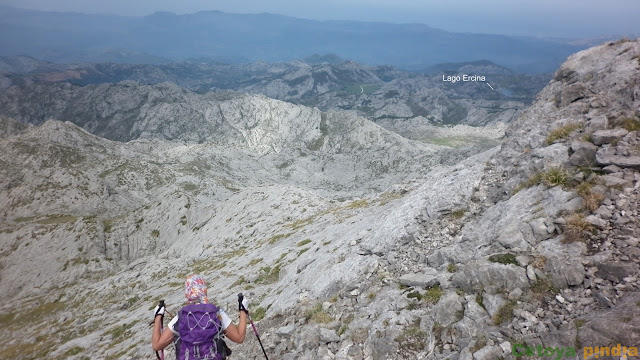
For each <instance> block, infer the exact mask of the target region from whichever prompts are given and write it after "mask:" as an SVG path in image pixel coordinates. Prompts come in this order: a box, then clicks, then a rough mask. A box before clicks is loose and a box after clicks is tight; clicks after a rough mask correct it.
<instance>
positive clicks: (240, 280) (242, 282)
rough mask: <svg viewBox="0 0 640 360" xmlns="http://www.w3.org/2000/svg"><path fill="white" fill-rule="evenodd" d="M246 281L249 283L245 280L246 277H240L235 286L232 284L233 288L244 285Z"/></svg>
mask: <svg viewBox="0 0 640 360" xmlns="http://www.w3.org/2000/svg"><path fill="white" fill-rule="evenodd" d="M246 281H247V280H246V279H245V278H244V276H240V277H239V278H238V280H236V281H235V282H234V283H233V284H231V287H234V286H239V285H242V284H244V283H245V282H246Z"/></svg>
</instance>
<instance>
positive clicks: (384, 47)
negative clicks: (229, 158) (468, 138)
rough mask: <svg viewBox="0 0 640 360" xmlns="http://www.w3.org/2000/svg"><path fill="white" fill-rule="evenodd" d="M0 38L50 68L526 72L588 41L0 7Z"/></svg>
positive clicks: (552, 65)
mask: <svg viewBox="0 0 640 360" xmlns="http://www.w3.org/2000/svg"><path fill="white" fill-rule="evenodd" d="M0 32H1V33H2V34H3V36H2V37H1V38H0V55H25V54H26V55H31V56H35V57H37V58H40V59H45V60H49V61H55V62H70V61H91V62H104V61H110V62H119V63H138V64H140V63H151V64H157V63H163V62H168V61H175V60H185V59H188V58H202V57H206V58H213V59H218V60H223V61H225V62H242V61H244V62H252V61H257V60H264V61H267V62H275V61H290V60H295V59H303V58H306V57H309V56H312V54H335V55H333V56H335V57H341V58H347V59H352V60H355V61H358V62H361V63H366V64H378V65H379V64H389V65H394V66H398V67H401V68H412V69H422V68H425V67H427V66H432V65H435V64H438V63H446V62H465V61H475V60H490V61H492V62H495V63H497V64H500V65H503V66H506V67H509V68H511V69H514V70H517V71H522V72H529V73H537V72H550V71H553V70H555V69H556V68H557V67H558V65H559V64H560V63H561V62H562V61H564V59H565V58H566V57H567V56H568V55H569V54H571V53H574V52H576V51H578V50H581V49H583V48H585V47H587V46H589V45H590V44H589V43H588V42H587V43H584V42H579V43H576V42H570V41H559V40H557V39H549V40H546V39H536V38H527V37H509V36H503V35H487V34H470V33H453V32H447V31H444V30H439V29H435V28H432V27H429V26H427V25H423V24H391V23H373V22H359V21H315V20H306V19H298V18H293V17H287V16H281V15H274V14H268V13H263V14H229V13H224V12H220V11H206V12H198V13H195V14H188V15H176V14H173V13H167V12H158V13H154V14H152V15H149V16H144V17H124V16H114V15H87V14H79V13H60V12H42V11H33V10H23V9H16V8H10V7H0ZM334 59H335V58H334ZM326 60H327V59H325V61H326ZM330 60H331V59H330Z"/></svg>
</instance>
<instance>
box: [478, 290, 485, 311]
mask: <svg viewBox="0 0 640 360" xmlns="http://www.w3.org/2000/svg"><path fill="white" fill-rule="evenodd" d="M476 303H477V304H478V305H480V307H481V308H483V309H485V310H487V308H485V307H484V299H483V298H482V293H478V294H476Z"/></svg>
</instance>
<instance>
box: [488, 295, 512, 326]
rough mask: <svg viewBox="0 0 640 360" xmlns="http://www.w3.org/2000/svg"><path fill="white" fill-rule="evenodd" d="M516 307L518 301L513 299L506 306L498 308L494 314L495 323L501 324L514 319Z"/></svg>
mask: <svg viewBox="0 0 640 360" xmlns="http://www.w3.org/2000/svg"><path fill="white" fill-rule="evenodd" d="M515 307H516V301H515V300H511V301H509V302H507V303H506V304H505V305H504V306H502V307H501V308H500V310H498V312H497V313H496V314H495V315H494V316H493V319H492V320H493V323H494V324H495V325H500V324H502V323H504V322H506V321H511V319H513V309H514V308H515Z"/></svg>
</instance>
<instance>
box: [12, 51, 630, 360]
mask: <svg viewBox="0 0 640 360" xmlns="http://www.w3.org/2000/svg"><path fill="white" fill-rule="evenodd" d="M639 55H640V42H639V41H620V42H616V43H608V44H604V45H601V46H599V47H596V48H593V49H589V50H587V51H585V52H582V53H578V54H576V55H574V56H572V57H571V58H569V59H568V61H567V63H565V65H563V67H562V68H561V69H560V70H559V71H558V72H557V73H556V75H555V77H554V80H553V81H552V82H551V83H550V84H549V86H547V87H546V88H545V89H544V90H543V91H542V92H541V93H540V95H539V96H538V100H537V101H536V102H535V103H534V104H533V105H532V106H531V107H530V108H528V109H527V110H526V111H525V112H524V113H523V115H522V116H520V117H519V118H518V120H517V121H516V122H514V124H513V125H512V126H511V127H510V129H509V131H508V134H509V136H508V138H507V139H506V142H505V144H504V145H503V146H501V147H499V148H494V149H491V150H490V151H486V152H483V153H478V154H475V155H474V156H471V157H469V158H468V159H466V160H464V161H461V162H459V163H456V164H454V165H452V166H442V165H440V166H436V164H434V163H430V162H429V161H433V159H434V157H433V153H432V151H431V150H430V149H425V148H421V147H420V146H418V145H416V144H415V143H413V142H411V141H407V140H404V139H401V138H399V137H397V136H396V135H393V134H390V133H387V132H386V131H384V130H382V129H380V128H379V127H376V126H374V125H372V124H370V123H368V122H367V121H365V120H364V119H361V118H358V117H355V116H353V117H352V116H350V115H345V114H343V113H338V112H336V113H321V112H319V111H317V110H314V109H309V108H303V107H299V106H293V105H289V104H286V105H285V104H283V103H280V102H277V101H273V100H269V99H267V98H264V97H259V96H258V97H256V96H250V95H240V96H238V95H225V94H218V95H211V94H209V95H200V96H197V97H196V96H189V98H190V99H191V100H189V101H190V102H188V104H189V106H193V107H195V108H198V106H203V105H201V104H203V103H207V104H213V103H215V104H217V105H216V106H218V107H215V106H211V105H207V106H211V109H214V110H215V111H213V110H212V111H213V113H214V114H215V113H216V111H217V113H219V114H223V115H224V119H225V120H222V119H223V117H222V116H220V117H219V118H218V117H215V116H218V115H215V116H214V115H210V116H212V117H213V118H215V119H217V120H215V121H211V122H206V121H205V122H202V121H203V120H202V119H204V118H206V117H205V116H204V115H203V116H202V118H197V117H195V116H194V117H193V119H197V121H196V120H193V121H194V123H193V124H196V123H198V121H201V122H200V123H199V124H216V125H215V126H218V128H216V129H223V130H224V129H228V130H224V131H228V134H234V133H235V134H237V136H236V137H235V138H233V139H237V144H238V145H236V144H230V143H223V144H219V143H216V142H214V141H212V142H208V141H203V142H202V143H197V142H184V141H168V140H167V137H163V136H157V134H167V133H169V134H179V133H180V131H179V129H180V128H179V126H178V125H173V126H175V129H174V130H170V131H169V130H166V129H164V130H162V129H161V127H160V126H159V124H160V123H158V124H156V123H154V119H156V118H157V117H162V116H164V117H165V118H168V117H170V115H166V114H174V113H172V112H171V111H174V112H175V113H176V114H177V113H180V111H183V110H176V109H180V108H181V105H180V104H181V103H183V102H184V101H185V100H184V99H183V98H182V96H183V94H184V93H183V92H182V90H179V89H177V88H174V87H171V86H166V87H165V86H159V87H148V88H146V87H141V86H138V90H143V91H146V93H144V94H145V96H140V97H136V95H135V92H134V91H132V92H130V93H128V92H127V91H126V90H123V88H126V87H127V86H129V87H136V86H137V85H134V84H120V85H115V86H106V85H105V86H98V87H95V88H93V89H94V90H93V91H95V92H96V94H93V95H91V96H93V97H91V96H89V97H88V98H91V99H94V100H96V101H97V100H99V99H100V97H99V96H98V95H97V94H101V95H102V97H103V98H104V101H97V102H96V104H97V105H96V108H95V109H93V108H92V110H91V111H92V112H93V114H98V113H102V114H112V115H109V116H110V117H108V119H109V120H108V121H113V124H116V123H118V121H122V119H125V118H127V116H130V118H135V119H146V120H147V122H146V123H145V122H138V123H137V124H138V125H137V126H140V128H139V130H140V131H142V130H144V129H147V130H148V131H149V133H148V134H156V135H154V136H148V137H146V138H144V139H138V140H136V141H131V142H128V143H120V142H114V141H108V140H105V139H101V138H98V137H95V136H94V135H92V134H89V133H88V132H86V131H84V130H81V129H79V128H78V127H76V126H75V125H72V124H68V123H61V122H56V121H50V122H46V123H45V124H44V125H42V126H39V127H31V128H29V129H26V130H23V131H21V132H18V133H15V134H13V135H10V136H8V137H5V138H3V139H1V140H0V146H1V147H2V152H0V153H1V154H2V158H1V159H0V160H1V161H2V164H3V165H7V164H8V165H9V166H2V167H0V189H2V191H0V196H1V198H0V200H1V201H2V208H3V209H5V211H4V213H3V214H2V217H3V221H2V222H1V223H0V226H1V227H0V234H1V235H2V236H1V237H0V241H1V242H0V289H1V290H2V291H1V292H0V293H2V294H3V298H4V299H5V300H6V301H5V305H4V306H2V307H0V321H1V322H2V325H3V326H2V327H0V335H1V336H3V338H5V339H9V340H8V341H7V342H6V343H4V344H3V345H0V346H1V347H0V350H1V351H3V354H8V356H9V355H10V356H13V357H14V358H19V357H20V356H22V355H21V354H24V352H25V351H28V352H31V353H33V354H47V355H48V356H52V357H65V356H72V355H69V354H75V355H73V356H87V357H91V358H108V357H111V358H114V357H115V358H127V357H131V358H136V357H139V358H144V357H147V356H151V355H152V354H151V351H150V349H149V344H148V341H149V329H148V326H147V324H148V321H149V319H150V315H149V309H150V308H151V307H152V305H153V304H154V303H155V302H156V301H157V300H159V299H166V301H167V304H169V308H170V310H173V311H174V312H175V311H176V310H177V309H178V308H179V307H180V304H181V303H182V301H183V297H182V295H181V294H182V291H181V288H182V280H183V278H184V276H186V275H187V274H189V273H193V272H197V273H202V274H203V275H204V276H205V277H206V278H207V279H208V280H209V283H210V289H211V290H210V297H211V298H212V299H214V301H215V302H216V303H218V304H220V305H222V306H223V308H225V309H226V310H228V312H230V313H232V311H233V309H234V308H235V306H234V302H235V295H236V294H237V293H238V292H240V291H242V292H245V293H246V294H247V295H248V296H249V298H250V299H251V301H252V303H251V308H250V310H252V312H253V313H252V314H253V316H254V320H255V321H256V325H257V327H258V329H259V331H260V333H261V337H262V342H263V343H264V344H265V346H266V349H267V352H268V353H269V354H270V357H273V358H283V359H294V358H310V359H311V358H314V359H315V358H329V359H331V358H339V359H348V358H354V359H366V358H373V359H376V358H429V359H447V358H448V359H469V360H470V359H498V358H500V357H502V358H505V359H511V358H515V357H514V355H513V354H512V349H513V346H514V345H516V344H528V345H532V344H534V346H537V345H540V346H541V347H545V348H547V347H553V348H568V347H575V346H577V344H583V345H585V346H587V344H592V345H593V346H607V345H608V344H617V343H620V344H625V345H626V346H637V345H638V338H637V331H635V330H636V329H637V328H638V327H639V326H640V318H639V317H638V311H636V309H637V304H638V301H640V295H639V289H640V282H639V280H638V276H637V274H638V272H639V269H640V264H639V262H638V261H639V260H638V259H640V250H639V248H638V245H639V240H638V238H637V234H638V233H639V232H640V223H639V220H638V219H640V192H639V191H640V173H639V172H638V171H639V167H638V166H636V165H634V164H635V161H637V159H639V157H640V154H638V144H640V138H639V137H638V128H639V127H640V118H639V117H638V115H640V114H638V110H639V109H640V104H639V103H638V99H640V97H639V96H638V95H639V94H638V80H639V75H638V74H639V73H640V70H639V68H640V63H638V57H639ZM34 89H35V90H34V91H36V92H38V91H40V93H41V94H43V93H46V92H45V90H44V89H41V88H38V87H34ZM58 90H59V92H60V93H61V94H62V95H63V97H64V96H67V97H68V98H69V99H72V98H73V99H75V98H76V97H73V96H68V95H65V94H73V92H74V91H75V90H74V88H73V87H70V86H66V87H65V86H61V87H59V88H58ZM12 91H14V92H15V93H13V95H12V96H15V98H14V101H13V102H6V103H4V104H7V103H11V104H18V103H19V101H17V99H19V97H18V94H21V95H22V96H28V95H29V94H28V93H27V92H22V93H19V92H18V90H12ZM20 91H24V90H20ZM86 93H91V92H86ZM116 94H118V95H116ZM157 94H162V97H163V98H165V99H167V98H171V97H172V96H173V97H174V99H175V100H176V101H175V104H177V105H175V104H174V106H175V107H173V106H170V104H169V102H168V101H163V102H162V103H159V104H158V105H156V106H155V107H154V105H153V101H152V99H153V98H154V96H156V95H157ZM76 96H77V97H80V96H81V95H79V94H78V95H76ZM82 96H87V95H82ZM158 96H159V95H158ZM225 96H228V97H227V98H224V97H225ZM147 98H149V99H151V100H146V99H147ZM108 99H119V100H120V101H119V102H117V103H116V104H111V105H110V106H107V105H108V104H109V102H110V101H111V100H109V101H107V100H108ZM132 99H133V100H132ZM135 99H144V101H142V106H141V107H140V108H143V107H144V108H145V110H144V111H142V110H139V111H138V112H136V113H135V115H126V114H129V112H130V111H131V110H127V111H122V110H118V111H114V112H110V111H113V107H114V106H116V107H117V106H120V105H118V104H128V101H131V105H127V106H128V108H127V109H134V108H135V106H134V104H135V103H136V101H138V100H135ZM98 105H99V106H98ZM145 105H146V107H145ZM3 106H4V109H14V110H12V111H15V114H17V115H16V116H24V115H21V114H25V113H26V110H24V109H22V110H20V111H17V109H19V108H20V107H19V106H18V105H15V107H12V106H14V105H11V106H6V105H3ZM56 106H57V105H56V104H55V103H53V102H52V103H51V106H50V108H53V109H56V111H61V113H62V110H60V109H61V108H63V107H62V106H58V107H56ZM204 108H205V107H204V106H203V107H201V108H199V109H204ZM44 110H45V109H37V108H36V109H35V111H34V113H38V111H41V113H44ZM46 110H47V111H50V109H46ZM184 111H186V110H184ZM116 113H117V114H121V115H113V114H116ZM142 113H145V114H154V115H145V116H142V115H140V114H142ZM203 114H204V113H203ZM231 114H235V116H233V117H228V115H231ZM246 114H252V115H253V116H246ZM257 114H258V116H256V115H257ZM125 115H126V116H125ZM92 116H93V117H92V118H91V117H89V118H91V119H93V120H92V121H93V122H94V123H96V124H98V123H99V121H98V120H97V119H98V116H97V115H92ZM282 119H291V120H290V121H293V120H295V121H299V122H296V123H295V124H296V125H295V126H294V125H292V124H291V123H290V122H285V121H283V120H282ZM21 120H22V119H21ZM3 121H6V120H3ZM216 121H217V122H216ZM225 121H226V123H225ZM323 121H324V125H323ZM122 123H123V124H128V123H126V122H124V121H123V122H122ZM87 124H90V122H87ZM193 124H191V125H189V124H186V125H185V126H195V125H193ZM222 124H224V126H223V125H222ZM83 126H84V125H83ZM122 126H125V125H122ZM126 126H130V124H129V125H126ZM211 126H212V125H211ZM225 126H226V127H225ZM314 126H316V128H314ZM297 127H302V128H304V129H307V130H306V131H301V130H300V129H298V128H297ZM87 129H89V130H91V131H92V132H95V129H92V128H90V127H87ZM125 129H129V130H126V131H122V132H121V133H122V134H131V130H130V128H126V127H125ZM202 129H205V128H202ZM162 131H168V132H166V133H163V132H162ZM207 131H208V130H205V131H203V132H205V133H206V134H209V133H208V132H207ZM221 131H222V130H221ZM309 133H310V134H311V135H309ZM325 133H326V134H325ZM321 135H324V137H321ZM128 136H130V135H128ZM305 136H309V137H305ZM320 138H322V139H323V141H317V142H310V140H313V139H320ZM234 141H236V140H234ZM309 144H311V145H312V146H311V148H309V147H308V146H309ZM267 145H268V146H267ZM72 149H77V152H74V151H76V150H72ZM80 149H82V151H81V150H80ZM78 155H80V157H79V156H78ZM420 156H422V157H420ZM416 163H427V164H428V166H424V167H423V168H420V167H415V166H416ZM329 169H330V171H329ZM396 175H397V177H394V176H396ZM376 182H377V183H376ZM371 184H374V185H375V186H374V189H368V190H369V191H362V190H363V188H366V187H367V186H371ZM96 299H99V300H96ZM18 302H19V303H20V304H22V305H24V306H23V307H20V308H19V309H17V310H16V306H14V304H16V303H18ZM23 309H24V310H23ZM27 309H28V310H27ZM29 314H37V315H38V316H28V315H29ZM262 314H264V318H262V316H263V315H262ZM14 318H15V319H21V320H20V323H19V324H18V323H16V322H14V321H13V319H14ZM603 319H613V320H612V321H603ZM616 319H619V321H618V320H616ZM44 324H47V326H44ZM51 324H55V325H57V326H58V328H55V327H54V326H51ZM50 329H52V330H50ZM18 331H20V332H21V334H25V335H24V336H21V337H19V338H18V337H15V333H16V332H18ZM248 336H249V338H248V340H247V342H246V343H245V344H242V345H235V346H233V349H234V356H239V357H247V358H259V357H260V356H262V355H261V350H260V349H259V347H258V345H257V344H256V342H255V340H254V339H253V338H252V334H251V333H249V334H248ZM30 339H39V341H36V342H32V341H31V340H30ZM25 349H27V350H25ZM577 350H578V351H580V350H579V349H577ZM167 356H171V354H168V355H167Z"/></svg>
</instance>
